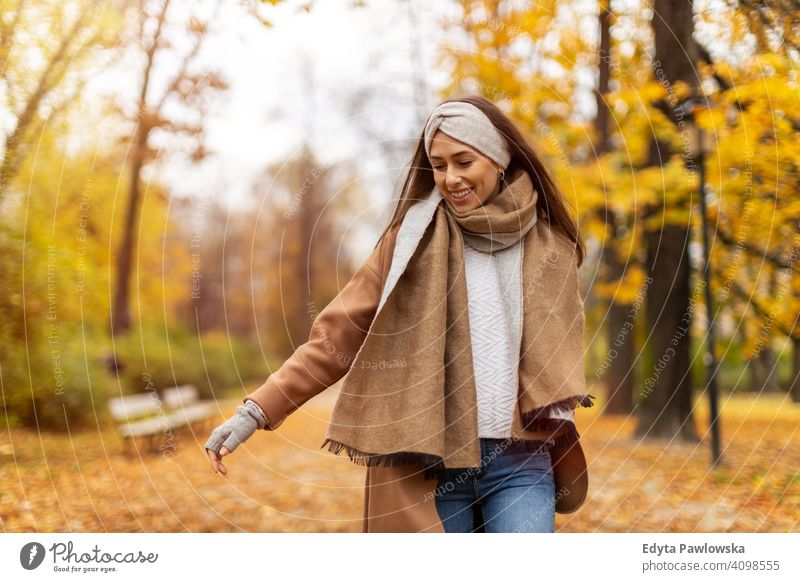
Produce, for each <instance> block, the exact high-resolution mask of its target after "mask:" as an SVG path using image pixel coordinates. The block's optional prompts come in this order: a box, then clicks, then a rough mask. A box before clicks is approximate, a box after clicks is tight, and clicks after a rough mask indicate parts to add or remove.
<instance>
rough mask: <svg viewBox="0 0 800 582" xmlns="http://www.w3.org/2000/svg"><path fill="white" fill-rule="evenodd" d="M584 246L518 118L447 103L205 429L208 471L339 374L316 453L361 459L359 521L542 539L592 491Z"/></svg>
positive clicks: (477, 105) (470, 102)
mask: <svg viewBox="0 0 800 582" xmlns="http://www.w3.org/2000/svg"><path fill="white" fill-rule="evenodd" d="M583 253H584V247H583V242H582V240H581V238H580V236H579V234H578V232H577V227H576V225H575V222H574V221H573V220H572V219H571V218H570V216H569V214H568V212H567V211H566V208H565V205H564V200H563V197H562V195H561V194H560V192H559V191H558V189H557V187H556V186H555V184H554V182H553V180H552V179H551V178H550V176H549V174H548V172H547V171H546V169H545V167H544V165H543V164H542V162H541V160H540V159H539V158H538V157H537V155H536V154H535V153H534V151H533V149H532V148H531V146H530V145H529V144H528V143H527V142H526V140H525V138H524V137H523V136H522V134H521V133H520V131H519V130H518V129H517V128H516V126H515V125H514V123H513V122H512V121H511V120H510V119H509V118H508V117H507V116H506V115H505V114H503V113H502V112H501V111H500V110H499V109H498V108H497V107H495V106H494V105H493V104H492V103H491V102H489V101H487V100H486V99H483V98H481V97H477V96H470V97H466V98H461V99H449V100H446V101H444V102H443V103H441V104H440V105H439V106H438V107H437V108H436V109H435V110H434V111H433V113H432V114H431V116H430V118H429V119H428V121H427V123H426V125H425V128H424V130H423V132H422V135H421V136H420V138H419V143H418V145H417V149H416V152H415V154H414V157H413V158H412V161H411V163H410V165H409V167H408V172H407V174H406V178H405V182H404V185H403V189H402V194H401V196H400V199H399V201H398V205H397V208H396V210H395V212H394V216H393V218H392V220H391V222H390V223H389V225H388V226H387V227H386V229H385V231H384V232H383V234H382V236H381V238H380V239H379V241H378V244H377V245H376V246H375V248H374V249H373V252H372V254H371V255H370V257H369V258H368V259H367V260H366V262H365V263H364V264H363V265H362V266H361V267H360V268H359V269H358V270H357V271H356V272H355V274H354V275H353V277H352V278H351V280H350V281H349V282H348V283H347V285H345V287H344V288H343V289H342V291H341V292H340V293H339V295H337V297H336V298H335V299H334V300H333V301H332V302H331V303H330V304H329V305H328V306H327V307H326V308H325V309H323V310H322V312H320V314H319V315H318V317H317V318H316V320H315V321H314V324H313V326H312V330H311V333H310V336H309V341H308V342H307V343H305V344H303V345H302V346H300V347H299V348H298V349H297V350H296V351H295V353H294V354H293V355H292V356H291V357H290V358H289V359H288V360H287V361H286V362H285V363H284V364H283V366H281V368H280V369H279V370H278V371H276V372H275V373H273V374H272V375H271V376H270V377H269V378H268V379H267V381H266V382H265V383H264V384H263V385H262V386H260V387H259V388H258V389H257V390H255V391H254V392H252V393H251V394H249V395H248V396H246V397H245V398H244V399H243V402H244V404H242V405H240V406H239V407H238V408H237V414H236V415H235V416H234V417H233V418H231V419H230V420H228V421H227V422H226V423H224V424H222V425H220V426H219V427H217V428H216V429H215V430H214V432H213V433H212V435H211V438H209V441H208V442H207V443H206V452H207V455H208V457H209V460H210V462H211V465H212V468H213V470H214V471H216V472H218V473H220V474H223V475H225V474H227V468H226V467H225V466H224V465H223V463H222V457H224V456H226V455H228V454H230V453H231V452H232V451H233V450H234V449H235V448H236V447H237V446H238V445H239V444H240V443H241V442H243V441H244V440H246V439H247V438H249V437H250V435H252V434H253V433H254V432H255V430H256V429H264V430H274V429H276V428H278V426H280V424H281V423H282V422H283V421H284V420H285V418H286V417H287V416H288V415H289V414H291V413H292V412H293V411H294V410H296V409H297V408H298V407H300V406H302V404H303V403H305V402H306V401H307V400H309V399H310V398H312V397H313V396H315V395H316V394H318V393H319V392H321V391H322V390H324V389H325V388H327V387H328V386H331V385H332V384H334V383H335V382H336V381H338V380H339V379H341V378H342V377H344V382H343V384H342V389H341V394H340V395H339V398H338V400H337V402H336V406H335V407H334V410H333V414H332V416H331V421H330V425H329V428H328V434H327V438H326V439H325V441H324V442H323V444H322V446H323V447H324V446H326V445H327V446H328V448H329V450H330V451H331V452H333V453H338V452H340V451H342V450H344V451H345V452H346V453H347V454H348V456H349V457H350V459H351V460H352V461H353V462H355V463H358V464H362V465H365V466H366V467H367V474H366V482H365V499H364V515H363V525H362V531H365V532H379V531H384V532H402V531H405V532H443V531H446V532H451V531H452V532H460V531H486V532H500V531H525V532H535V531H547V532H552V531H554V529H555V523H554V513H555V512H559V513H570V512H573V511H575V510H576V509H577V508H578V507H580V505H581V504H582V503H583V501H584V499H585V496H586V490H587V487H588V476H587V472H586V469H587V467H586V459H585V457H584V454H583V451H582V448H581V445H580V439H579V434H578V432H577V430H576V428H575V422H574V414H573V409H574V408H576V407H577V406H591V405H592V402H591V398H593V396H591V395H589V394H587V393H586V390H585V380H584V372H583V326H584V316H583V301H582V299H581V296H580V292H579V288H578V277H577V268H578V266H580V264H581V262H582V261H583Z"/></svg>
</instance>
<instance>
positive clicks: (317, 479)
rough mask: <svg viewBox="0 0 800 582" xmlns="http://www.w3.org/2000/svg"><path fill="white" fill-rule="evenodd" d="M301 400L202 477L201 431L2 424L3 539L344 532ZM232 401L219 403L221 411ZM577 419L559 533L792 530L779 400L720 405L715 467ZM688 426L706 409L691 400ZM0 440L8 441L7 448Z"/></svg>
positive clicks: (590, 414)
mask: <svg viewBox="0 0 800 582" xmlns="http://www.w3.org/2000/svg"><path fill="white" fill-rule="evenodd" d="M315 400H316V402H315V401H312V402H309V403H307V404H306V405H305V406H304V407H303V408H301V409H300V410H298V411H296V412H295V413H294V414H293V415H292V416H291V417H290V418H289V419H287V420H286V422H285V423H284V424H283V425H282V426H281V428H280V429H279V430H278V431H275V432H266V431H259V432H258V433H256V434H255V435H254V436H253V437H252V438H251V439H250V440H249V441H248V442H246V443H245V444H243V445H241V446H240V447H239V448H237V449H236V451H234V453H233V454H232V455H231V456H230V457H228V458H227V460H226V464H227V466H228V467H229V474H228V476H227V477H221V476H219V475H215V474H214V473H213V472H212V470H211V468H210V465H209V463H208V460H207V458H206V456H205V454H204V449H203V445H204V444H205V441H206V439H207V438H208V431H203V432H202V433H194V434H193V433H191V432H189V433H185V434H181V435H179V436H178V441H177V445H178V447H177V451H176V452H175V453H174V455H172V456H167V455H162V454H146V453H145V452H144V451H141V454H136V455H134V456H132V457H126V456H125V455H123V454H122V443H121V442H120V440H119V438H118V437H117V435H116V433H115V432H114V430H113V427H109V428H108V429H107V430H103V431H102V432H99V433H98V432H91V431H87V432H82V433H78V434H72V436H71V437H70V436H68V435H57V434H37V433H36V432H35V431H30V430H21V429H12V431H11V432H10V433H4V435H3V437H2V438H3V440H0V483H2V486H0V526H2V530H3V531H5V532H31V531H36V532H64V531H81V532H93V531H101V532H102V531H110V532H131V531H133V532H136V531H156V532H183V531H186V532H228V531H231V532H233V531H236V532H244V531H267V532H284V531H286V532H288V531H291V532H337V531H342V532H358V531H360V530H361V517H362V509H363V506H362V503H363V484H364V474H365V469H364V468H363V467H360V466H356V465H354V464H352V463H351V462H350V461H349V460H348V459H347V457H346V456H340V457H337V456H334V455H331V454H330V453H328V452H327V451H326V450H323V449H320V448H319V447H320V444H321V443H322V441H323V439H324V435H325V429H326V427H327V421H328V418H329V416H330V412H331V409H332V399H330V398H328V399H320V400H317V399H315ZM237 404H238V400H236V401H231V402H229V403H225V405H224V406H223V410H224V411H226V412H227V413H229V414H233V411H234V409H235V406H236V405H237ZM600 404H601V405H600V406H595V407H592V408H589V409H580V410H578V411H577V414H576V418H577V420H578V428H579V430H580V432H581V435H582V438H581V442H582V444H583V448H584V451H585V452H586V456H587V460H588V463H589V482H590V486H589V496H588V499H587V501H586V503H585V504H584V505H583V506H582V507H581V509H580V510H579V511H577V512H576V513H573V514H568V515H561V514H556V526H557V529H558V531H566V532H595V531H596V532H629V531H630V532H725V531H737V532H751V531H758V532H787V531H798V523H800V470H799V469H798V467H800V442H798V441H800V436H799V435H798V427H800V406H797V405H794V404H791V403H788V404H787V402H786V401H785V400H784V399H783V397H782V395H763V396H761V397H759V398H754V397H752V396H735V397H733V398H732V399H730V400H728V401H726V402H724V403H723V408H722V419H723V420H722V425H721V433H722V439H723V446H724V447H725V450H724V456H723V463H722V464H721V465H720V466H718V467H716V468H713V469H712V468H710V466H709V465H710V464H709V459H710V453H709V445H708V438H707V437H704V438H703V440H702V442H700V443H681V442H677V441H675V442H672V443H670V444H669V446H665V445H664V443H663V442H648V441H637V440H635V439H633V438H632V437H631V435H632V434H633V429H634V428H635V424H636V421H635V419H632V418H624V417H606V416H604V415H603V414H602V413H601V409H602V403H600ZM695 422H696V424H697V427H698V430H699V432H702V431H700V429H701V427H703V426H705V425H706V424H707V411H706V409H705V407H704V404H703V402H701V401H698V405H697V409H696V417H695ZM8 434H10V435H11V438H10V440H9V438H8V436H7V435H8Z"/></svg>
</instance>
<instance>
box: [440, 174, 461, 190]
mask: <svg viewBox="0 0 800 582" xmlns="http://www.w3.org/2000/svg"><path fill="white" fill-rule="evenodd" d="M444 182H445V184H446V185H447V189H448V190H457V189H458V188H460V187H461V186H463V184H464V183H463V182H462V181H461V176H456V175H455V174H451V173H450V172H448V173H447V175H446V176H445V179H444Z"/></svg>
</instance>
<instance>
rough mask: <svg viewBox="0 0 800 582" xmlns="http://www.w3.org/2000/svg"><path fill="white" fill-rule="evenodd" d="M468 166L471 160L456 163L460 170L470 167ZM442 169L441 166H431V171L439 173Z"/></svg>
mask: <svg viewBox="0 0 800 582" xmlns="http://www.w3.org/2000/svg"><path fill="white" fill-rule="evenodd" d="M470 164H472V160H462V161H461V162H459V163H458V165H459V166H461V167H462V168H467V167H469V166H470ZM442 168H443V166H441V165H439V166H433V169H434V170H436V171H437V172H441V171H442Z"/></svg>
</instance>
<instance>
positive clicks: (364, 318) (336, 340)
mask: <svg viewBox="0 0 800 582" xmlns="http://www.w3.org/2000/svg"><path fill="white" fill-rule="evenodd" d="M396 236H397V229H396V228H395V229H394V230H392V231H390V232H389V233H387V235H386V236H385V237H384V239H383V240H382V241H381V244H379V245H378V246H377V248H376V249H375V250H374V251H373V252H372V254H371V255H370V256H369V258H368V259H367V260H366V261H365V262H364V264H362V265H361V267H359V269H358V270H356V272H355V273H354V274H353V277H352V278H351V279H350V281H348V283H347V285H345V286H344V287H343V288H342V290H341V291H340V292H339V294H338V295H337V296H336V297H335V298H334V299H333V301H331V302H330V303H329V304H328V305H327V306H326V307H325V308H324V309H323V310H322V311H321V312H320V313H319V315H317V317H316V319H315V320H314V323H313V325H312V326H311V332H310V334H309V338H308V341H307V342H306V343H304V344H303V345H301V346H300V347H298V348H297V349H296V350H295V352H294V353H293V354H292V355H291V356H290V357H289V358H288V359H287V360H286V361H285V362H284V364H283V365H282V366H281V367H280V368H279V369H278V370H277V371H275V372H273V373H272V374H271V375H270V376H269V378H267V380H266V382H264V384H262V385H261V386H260V387H258V388H257V389H256V390H255V391H253V392H251V393H250V394H248V395H247V396H245V397H244V399H243V402H245V403H246V402H247V401H248V400H252V401H254V402H255V403H256V404H258V406H259V407H260V408H261V410H263V411H264V414H265V416H266V418H267V425H266V426H265V427H264V428H265V430H274V429H276V428H278V427H279V426H280V425H281V424H282V423H283V421H284V420H285V419H286V417H287V416H289V415H290V414H291V413H292V412H294V411H295V410H297V409H298V408H299V407H300V406H302V405H303V404H304V403H305V402H306V401H308V400H310V399H311V398H313V397H314V396H316V395H317V394H319V393H320V392H322V391H323V390H325V389H326V388H328V387H330V386H332V385H333V384H335V383H336V382H337V381H338V380H339V379H341V378H342V377H343V376H344V375H345V374H346V373H347V371H348V370H349V368H350V366H351V365H352V363H353V360H354V359H355V356H356V353H357V352H358V350H359V349H360V348H361V345H362V344H363V343H364V339H365V338H366V336H367V331H368V330H369V327H370V325H371V324H372V320H373V318H374V317H375V312H376V311H377V308H378V302H379V301H380V296H381V292H382V290H383V280H382V273H384V272H386V271H385V270H384V268H388V264H390V263H386V261H391V254H392V251H393V249H394V242H395V239H396Z"/></svg>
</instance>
